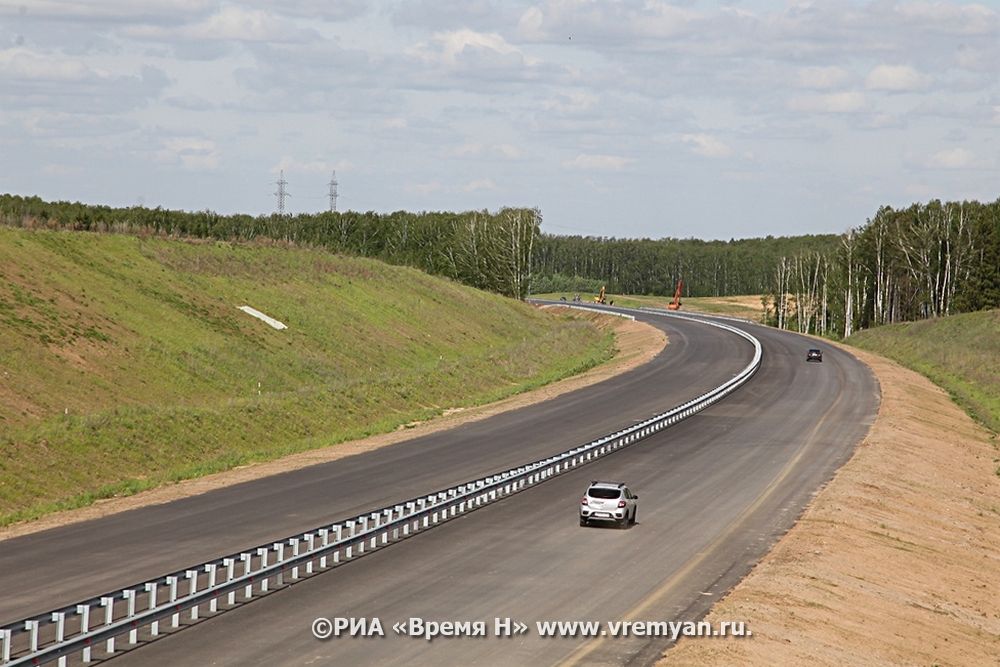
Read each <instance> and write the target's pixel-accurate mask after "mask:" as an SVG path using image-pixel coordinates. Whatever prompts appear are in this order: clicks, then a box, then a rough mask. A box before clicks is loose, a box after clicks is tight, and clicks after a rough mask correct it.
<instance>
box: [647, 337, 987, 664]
mask: <svg viewBox="0 0 1000 667" xmlns="http://www.w3.org/2000/svg"><path fill="white" fill-rule="evenodd" d="M851 351H852V352H853V353H854V354H856V355H857V356H858V357H859V358H860V359H862V360H863V361H864V362H865V363H867V364H868V365H869V366H871V367H872V369H873V370H874V372H875V373H876V375H877V377H878V379H879V382H880V384H881V388H882V403H881V406H880V409H879V414H878V418H877V420H876V421H875V423H874V425H873V426H872V429H871V431H870V433H869V435H868V437H867V438H866V439H865V440H864V442H863V443H862V444H861V445H860V446H859V447H858V450H857V452H856V453H855V455H854V457H853V458H852V459H851V460H850V461H849V462H848V463H847V464H845V465H844V467H843V468H841V470H840V471H839V472H838V473H837V475H836V476H835V478H834V479H833V480H832V481H831V482H830V483H829V484H828V485H827V486H826V487H825V488H824V489H823V490H822V491H821V492H820V493H819V494H818V495H817V497H816V498H815V499H814V501H813V502H812V504H811V505H810V506H809V507H808V508H807V510H806V511H805V513H804V514H803V516H802V518H801V519H800V520H799V521H798V523H797V524H796V525H795V526H794V527H793V528H792V529H791V530H790V531H789V532H788V533H787V534H786V535H785V537H783V538H782V539H781V540H780V541H779V542H778V544H777V545H776V546H775V547H774V549H773V550H772V551H771V553H769V554H768V555H767V556H766V557H765V558H764V559H763V560H762V561H761V562H760V563H759V564H758V565H757V566H756V567H755V568H754V570H753V571H752V572H751V573H750V575H749V576H747V578H746V579H744V580H743V581H742V582H741V583H740V584H739V585H738V586H737V587H736V588H735V589H734V590H733V591H732V592H731V593H730V594H729V595H728V596H727V597H725V598H724V599H722V600H721V601H720V602H719V603H718V604H716V605H715V606H714V607H713V608H712V610H711V612H710V614H709V615H708V618H707V620H710V621H720V620H731V621H745V622H746V624H747V628H748V629H749V630H750V631H752V633H753V636H752V637H750V638H742V639H732V638H728V639H717V638H715V639H693V638H692V639H683V640H681V641H680V642H679V643H678V645H677V646H676V647H674V648H671V649H670V650H668V651H667V653H666V655H665V657H664V659H663V660H662V661H661V662H660V663H659V664H661V665H668V666H671V667H673V666H675V665H698V666H705V665H761V666H763V665H767V666H770V665H804V664H809V665H831V666H833V665H838V666H839V665H883V664H891V665H997V664H1000V658H998V656H1000V605H998V603H997V591H998V590H1000V530H998V529H997V526H998V525H1000V476H998V475H997V473H996V472H995V470H996V468H997V459H998V456H1000V455H998V450H997V441H996V437H995V436H994V435H993V434H991V433H990V432H988V431H987V430H985V429H984V428H982V427H980V426H979V425H977V424H976V423H975V422H973V420H972V419H970V418H969V416H968V415H966V414H965V413H964V412H963V411H962V410H961V409H960V408H959V407H958V406H957V405H955V404H954V403H953V402H952V401H951V400H949V397H948V395H947V394H946V393H945V392H944V391H942V390H941V389H940V388H938V387H937V386H935V385H934V384H933V383H931V382H930V381H929V380H928V379H927V378H925V377H923V376H922V375H920V374H918V373H916V372H914V371H911V370H908V369H906V368H903V367H902V366H900V365H898V364H896V363H894V362H892V361H889V360H887V359H885V358H884V357H881V356H878V355H875V354H872V353H868V352H863V351H858V350H855V349H852V350H851Z"/></svg>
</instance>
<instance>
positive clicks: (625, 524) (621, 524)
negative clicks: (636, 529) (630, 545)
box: [618, 514, 629, 530]
mask: <svg viewBox="0 0 1000 667" xmlns="http://www.w3.org/2000/svg"><path fill="white" fill-rule="evenodd" d="M618 527H619V528H621V529H622V530H624V529H626V528H628V527H629V518H628V514H626V515H625V516H623V517H622V520H621V521H620V522H618Z"/></svg>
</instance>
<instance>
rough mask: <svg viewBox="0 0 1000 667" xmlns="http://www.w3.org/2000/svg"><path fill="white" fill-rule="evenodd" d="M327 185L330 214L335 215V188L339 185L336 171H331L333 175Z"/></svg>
mask: <svg viewBox="0 0 1000 667" xmlns="http://www.w3.org/2000/svg"><path fill="white" fill-rule="evenodd" d="M328 185H329V186H330V194H329V195H328V196H329V197H330V212H331V213H336V212H337V196H338V195H337V186H338V185H340V184H339V183H338V182H337V170H336V169H334V170H333V175H332V176H331V177H330V182H329V183H328Z"/></svg>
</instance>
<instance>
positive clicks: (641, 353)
mask: <svg viewBox="0 0 1000 667" xmlns="http://www.w3.org/2000/svg"><path fill="white" fill-rule="evenodd" d="M564 310H565V309H560V311H557V312H559V314H561V315H566V316H567V317H572V318H574V320H576V321H578V322H579V323H580V324H584V323H586V324H589V325H590V326H593V327H595V328H596V329H597V331H598V332H600V333H602V334H611V335H613V336H614V356H613V357H612V358H611V359H610V360H609V361H607V362H604V363H602V364H599V365H597V366H594V367H592V368H590V369H589V370H586V371H584V372H582V373H579V374H577V375H572V376H570V377H567V378H564V379H562V380H559V381H556V382H553V383H551V384H547V385H545V386H542V387H539V388H536V389H532V390H530V391H525V392H522V393H518V394H515V395H513V396H509V397H507V398H505V399H502V400H498V401H494V402H491V403H487V404H483V405H478V406H467V407H458V408H451V409H448V410H445V411H444V412H443V413H442V414H441V415H439V416H436V417H433V418H428V419H426V420H422V421H412V422H408V423H406V424H403V425H400V426H399V427H397V428H396V429H395V430H393V431H390V432H387V433H380V434H377V435H373V436H370V437H366V438H361V439H356V440H351V441H349V442H342V443H339V444H336V445H329V446H325V447H319V448H316V449H311V450H308V451H303V452H299V453H295V454H291V455H288V456H284V457H281V458H278V459H275V460H270V461H262V462H256V463H252V464H248V465H242V466H238V467H235V468H233V469H230V470H226V471H223V472H218V473H213V474H208V475H204V476H200V477H197V478H193V479H185V480H181V481H178V482H176V483H173V484H166V485H161V486H157V487H155V488H150V489H147V490H143V491H141V492H138V493H136V494H134V495H128V496H115V497H111V498H106V499H102V500H99V501H97V502H95V503H93V504H91V505H88V506H85V507H80V508H76V509H71V510H64V511H59V512H53V513H49V514H47V515H45V516H43V517H41V518H39V519H37V520H34V521H30V522H21V523H17V524H14V525H10V526H7V527H3V528H0V540H4V539H8V538H12V537H16V536H18V535H24V534H27V533H33V532H38V531H41V530H46V529H48V528H54V527H57V526H61V525H67V524H70V523H76V522H80V521H86V520H89V519H95V518H99V517H102V516H107V515H110V514H114V513H117V512H124V511H127V510H130V509H135V508H138V507H143V506H147V505H158V504H162V503H167V502H170V501H173V500H177V499H180V498H185V497H189V496H194V495H198V494H200V493H205V492H207V491H211V490H213V489H218V488H222V487H225V486H231V485H234V484H239V483H242V482H246V481H250V480H253V479H259V478H262V477H267V476H269V475H275V474H279V473H282V472H286V471H289V470H295V469H298V468H304V467H307V466H310V465H315V464H319V463H326V462H329V461H334V460H337V459H341V458H345V457H348V456H352V455H355V454H360V453H363V452H366V451H370V450H372V449H376V448H378V447H384V446H387V445H391V444H394V443H397V442H401V441H404V440H409V439H412V438H418V437H421V436H424V435H428V434H430V433H435V432H438V431H442V430H446V429H450V428H454V427H456V426H459V425H461V424H464V423H468V422H474V421H478V420H481V419H486V418H487V417H490V416H492V415H495V414H499V413H501V412H505V411H508V410H514V409H517V408H519V407H524V406H526V405H531V404H534V403H538V402H541V401H544V400H547V399H550V398H554V397H556V396H559V395H561V394H564V393H567V392H570V391H575V390H577V389H581V388H583V387H586V386H589V385H592V384H596V383H598V382H601V381H603V380H606V379H608V378H610V377H613V376H615V375H618V374H620V373H624V372H627V371H629V370H631V369H633V368H636V367H638V366H641V365H642V364H644V363H646V362H647V361H649V360H651V359H652V358H653V357H654V356H656V355H657V354H659V353H660V352H661V351H662V350H663V348H664V347H665V346H666V344H667V338H666V335H665V334H664V333H663V332H662V331H661V330H660V329H656V328H655V327H652V326H650V325H648V324H644V323H641V322H632V321H628V320H624V319H622V318H618V317H609V316H604V315H599V314H596V313H584V312H580V311H572V312H570V313H568V314H566V313H565V312H561V311H564Z"/></svg>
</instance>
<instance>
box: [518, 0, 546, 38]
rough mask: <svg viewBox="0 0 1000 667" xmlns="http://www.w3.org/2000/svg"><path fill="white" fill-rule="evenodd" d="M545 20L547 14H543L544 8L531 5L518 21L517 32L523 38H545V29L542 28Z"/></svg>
mask: <svg viewBox="0 0 1000 667" xmlns="http://www.w3.org/2000/svg"><path fill="white" fill-rule="evenodd" d="M544 22H545V16H544V15H543V14H542V10H541V9H539V8H538V7H529V8H528V9H526V10H525V11H524V13H523V14H522V15H521V18H520V19H519V20H518V22H517V32H518V34H519V35H520V36H521V38H522V39H527V40H541V39H544V38H545V31H544V30H543V29H542V24H543V23H544Z"/></svg>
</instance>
